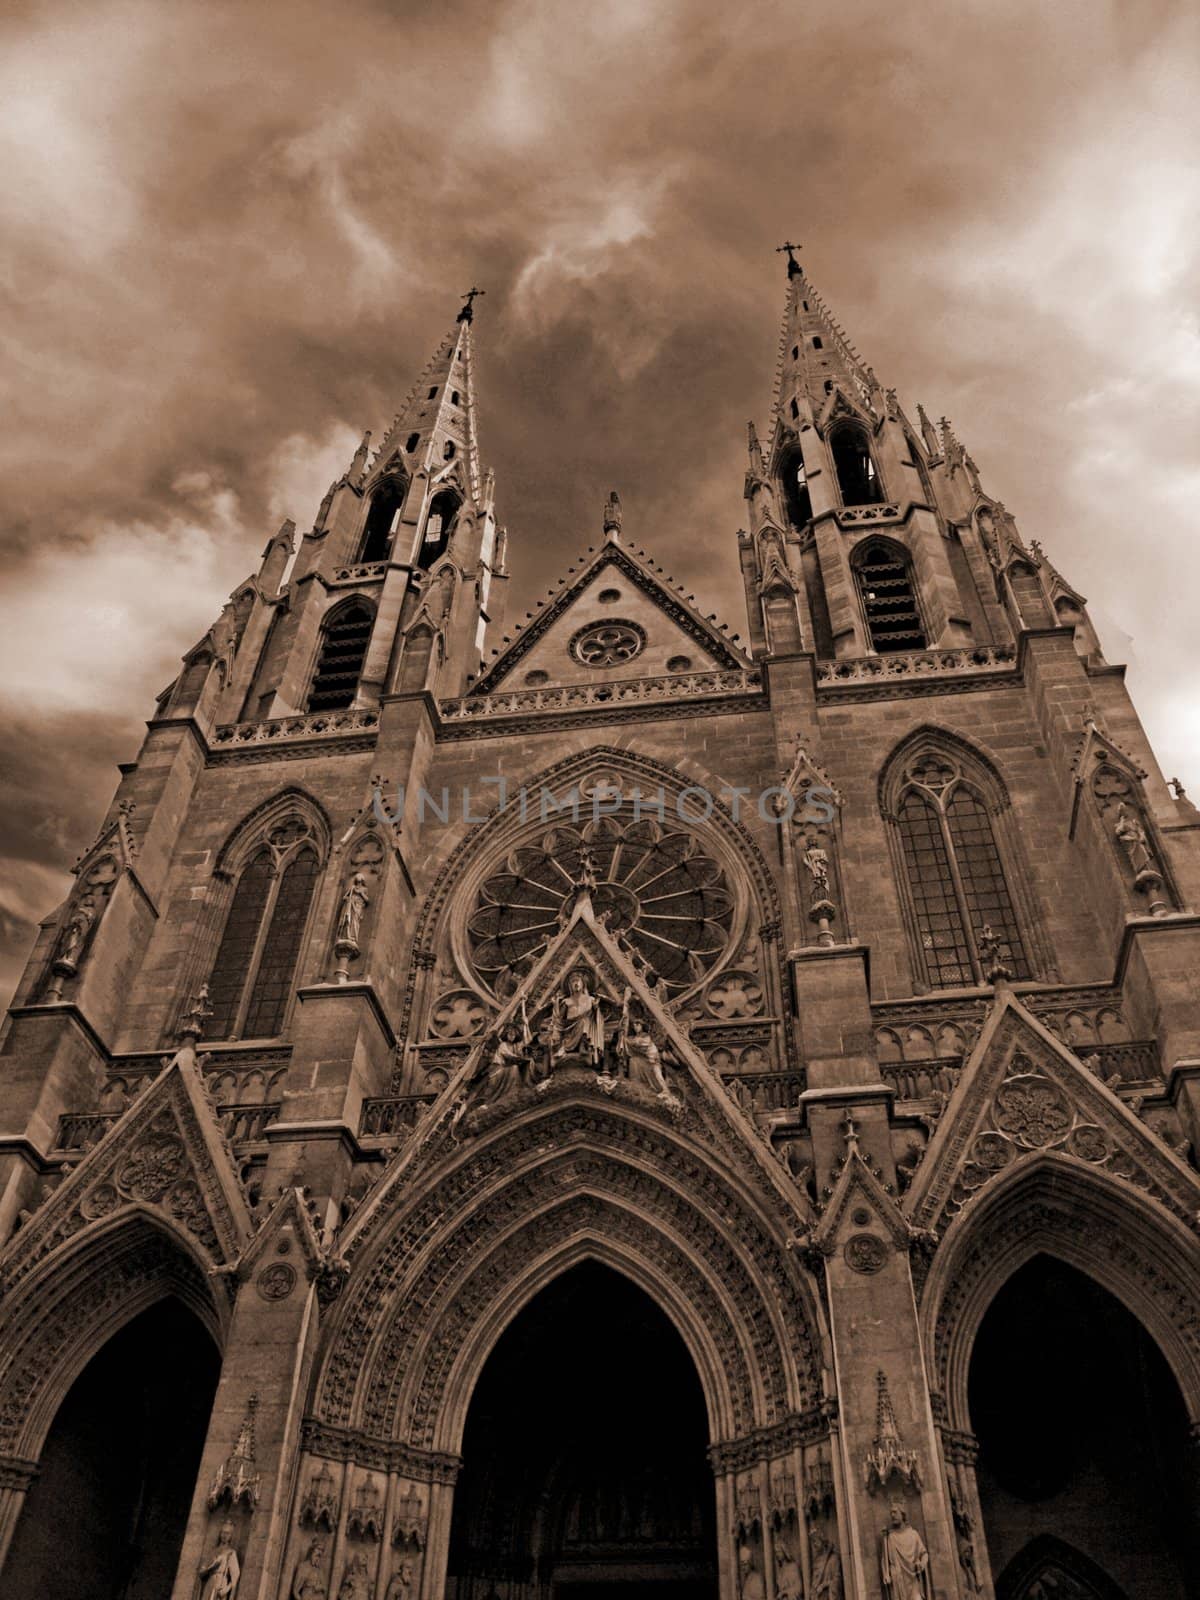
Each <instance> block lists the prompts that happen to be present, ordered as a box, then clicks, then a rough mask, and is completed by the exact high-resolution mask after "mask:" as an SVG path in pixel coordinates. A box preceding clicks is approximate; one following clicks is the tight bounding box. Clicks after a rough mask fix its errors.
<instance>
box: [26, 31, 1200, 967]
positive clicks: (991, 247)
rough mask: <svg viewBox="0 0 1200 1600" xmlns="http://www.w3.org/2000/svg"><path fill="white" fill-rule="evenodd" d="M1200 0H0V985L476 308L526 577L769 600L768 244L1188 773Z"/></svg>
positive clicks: (1199, 776)
mask: <svg viewBox="0 0 1200 1600" xmlns="http://www.w3.org/2000/svg"><path fill="white" fill-rule="evenodd" d="M1198 61H1200V13H1197V11H1196V8H1195V7H1194V6H1192V5H1189V4H1187V3H1185V0H1181V3H1178V4H1176V3H1170V0H1141V3H1139V4H1138V5H1136V6H1135V5H1130V4H1125V5H1112V4H1105V3H1104V0H1054V3H1049V0H1041V3H1038V4H1032V3H1028V0H933V3H929V4H925V5H921V6H903V5H900V6H898V5H896V4H894V3H891V0H837V3H836V4H832V3H829V0H809V3H800V0H786V3H776V0H750V3H749V4H743V5H740V6H739V5H732V4H718V3H715V0H592V3H590V4H587V5H584V4H581V3H577V4H571V3H569V0H516V3H508V0H493V3H490V4H485V3H475V4H460V3H455V0H443V3H441V4H436V5H435V4H432V3H430V4H427V5H401V4H385V3H382V0H379V3H375V4H372V3H369V0H338V3H337V4H333V3H325V4H315V3H310V0H288V3H287V4H286V5H285V4H283V3H282V0H275V3H269V4H262V3H255V0H241V3H237V4H221V3H219V0H203V3H197V0H173V3H171V4H163V3H161V0H159V3H156V4H150V3H145V0H120V3H111V0H88V3H86V4H75V5H67V4H46V5H20V4H16V5H13V6H11V7H10V8H8V10H7V14H6V20H5V21H4V22H3V23H2V24H0V238H2V239H3V244H2V245H0V296H2V297H3V312H2V314H0V341H2V345H0V393H2V399H3V410H4V426H3V429H2V430H0V505H2V507H3V528H4V537H5V542H6V546H7V549H6V560H5V567H4V574H5V580H6V601H7V604H6V608H5V624H4V628H3V631H2V632H0V702H2V703H0V829H2V832H3V848H4V850H5V853H6V856H7V861H6V863H5V867H4V870H3V872H2V873H0V923H2V926H0V936H2V941H0V942H2V951H0V998H2V997H3V996H4V994H6V993H7V990H8V988H9V987H10V986H11V983H12V982H13V981H14V980H15V976H16V973H17V971H18V970H19V968H20V965H21V964H22V962H23V960H24V957H25V955H26V953H27V949H28V945H29V942H30V940H31V939H32V936H33V931H34V926H35V924H36V922H37V920H38V919H39V918H40V917H43V916H44V915H46V913H47V912H48V911H50V910H51V909H52V908H53V907H54V905H55V904H56V903H57V902H58V900H59V899H60V898H61V897H62V895H63V894H64V893H65V891H66V888H67V885H68V883H69V878H68V876H67V868H69V866H70V863H71V862H72V861H73V860H74V859H75V857H76V856H77V855H78V853H79V852H80V851H81V850H82V849H84V848H85V847H86V846H87V844H88V843H89V842H90V840H91V838H92V836H93V834H94V831H95V828H96V826H97V823H98V821H99V819H100V817H101V815H102V813H103V812H104V810H105V808H106V806H107V803H108V800H109V797H110V795H111V792H112V789H113V787H114V784H115V780H116V772H115V763H116V762H117V761H119V760H128V759H131V758H132V757H133V756H134V755H136V752H137V748H138V743H139V738H140V735H141V733H142V729H143V723H144V720H145V718H146V717H147V716H148V715H149V713H150V711H151V710H152V705H153V696H154V694H155V692H156V691H158V690H159V689H161V688H162V687H163V685H164V684H166V683H167V682H169V680H170V679H171V678H172V677H173V676H174V674H175V671H176V668H177V665H178V660H179V657H180V655H181V654H182V652H183V651H184V650H185V649H186V648H187V647H188V646H189V645H190V644H191V643H192V642H193V641H194V640H195V639H196V638H197V637H198V636H199V635H200V634H201V633H202V632H203V631H204V629H205V628H206V627H207V626H208V624H209V623H210V622H211V621H212V620H213V618H214V617H215V615H216V613H217V611H218V610H219V608H220V605H221V603H222V601H223V600H224V598H225V597H226V596H227V594H228V592H229V591H230V589H231V588H233V586H234V585H235V584H236V583H237V582H238V581H239V580H240V579H242V578H243V577H244V576H245V575H246V574H247V572H249V571H251V570H252V569H253V568H254V567H255V566H256V565H257V561H258V557H259V554H260V552H261V550H262V547H263V545H264V544H265V542H266V540H267V538H268V537H269V535H270V534H271V533H272V532H273V531H274V529H275V528H276V527H277V526H278V523H279V522H280V520H281V519H282V518H283V517H284V516H285V515H291V516H293V517H294V518H295V520H296V521H297V523H298V524H300V525H301V527H302V528H303V527H306V526H308V525H309V524H310V523H311V519H312V517H313V515H314V512H315V510H316V506H317V503H318V501H319V499H320V497H321V495H322V494H323V493H324V491H325V489H326V488H327V487H328V485H329V483H330V481H331V480H332V479H333V478H334V477H335V476H336V475H338V474H339V473H340V472H341V471H342V470H343V468H344V466H345V465H346V463H347V461H348V459H349V456H350V453H351V452H352V450H353V448H354V445H355V443H356V442H357V439H358V436H359V434H360V433H361V431H362V429H363V428H365V427H373V428H375V429H376V430H377V432H376V436H377V437H378V429H379V428H380V427H381V426H382V425H383V424H384V423H385V422H386V421H387V419H388V418H389V417H390V415H391V413H392V411H393V410H394V409H395V408H396V406H397V405H398V403H399V401H400V399H401V398H402V396H403V394H404V392H405V390H406V389H407V387H408V385H409V383H410V382H411V381H412V379H413V378H414V377H415V375H416V370H417V368H418V367H419V366H420V365H421V364H423V363H424V361H425V360H426V359H427V357H428V355H429V354H430V353H431V351H432V349H433V347H434V345H435V344H436V342H437V340H438V338H439V337H440V335H441V333H442V332H443V330H444V328H445V327H446V326H447V325H448V324H449V323H450V322H451V321H452V319H453V317H454V313H455V312H456V311H457V309H458V306H459V304H460V295H461V292H462V291H464V290H465V289H467V288H468V287H469V286H470V285H471V284H472V283H479V284H481V285H483V286H484V287H485V288H486V290H487V297H486V298H485V299H484V300H482V301H481V302H480V303H479V307H478V313H477V317H476V323H475V333H476V351H477V362H476V371H477V382H478V399H479V402H480V412H481V417H480V434H481V444H482V451H483V457H484V460H485V462H487V463H490V464H492V465H493V466H494V467H495V469H496V473H497V480H498V507H499V512H500V516H501V520H502V521H504V522H505V523H506V524H507V525H508V528H509V533H510V545H509V552H510V566H511V568H512V570H513V573H514V583H513V586H512V587H513V589H514V591H515V592H514V597H513V598H514V604H515V606H516V611H517V613H518V615H519V614H521V613H523V612H524V610H525V609H526V606H527V605H528V604H529V603H530V600H531V597H532V596H533V595H534V594H536V593H537V592H538V591H539V589H540V588H541V587H543V586H544V585H545V584H546V583H548V582H549V581H550V580H551V579H552V578H553V577H554V576H555V574H556V572H557V570H558V569H560V568H561V567H563V566H565V565H566V564H567V562H568V561H569V560H570V558H571V557H572V556H573V555H574V553H575V552H576V551H578V550H579V549H582V548H583V547H585V546H586V545H587V544H588V543H590V542H593V541H594V540H595V539H596V537H597V536H598V534H599V532H600V525H601V508H602V504H603V500H604V497H605V495H606V493H607V491H608V490H609V489H610V488H616V489H618V490H619V492H620V494H621V499H622V502H623V505H624V510H625V532H626V535H627V536H628V537H630V538H631V539H632V540H633V542H634V543H635V544H642V543H645V544H646V545H648V546H649V547H650V548H651V549H652V550H653V552H654V554H655V555H656V557H657V558H658V559H659V560H660V561H661V562H662V564H663V565H664V566H665V567H666V568H667V569H668V570H669V571H671V572H672V573H673V574H674V576H675V577H676V578H677V579H680V580H686V581H687V585H688V587H689V588H694V589H695V590H696V592H697V594H698V596H699V597H700V599H701V600H703V601H704V602H705V606H704V609H705V610H716V611H719V612H720V613H721V615H722V617H724V618H726V619H727V620H729V622H730V624H731V626H732V627H733V628H735V629H737V630H739V631H741V632H743V633H744V631H745V630H744V612H743V609H742V601H741V597H740V585H739V584H738V580H737V564H736V556H735V544H734V537H733V536H734V531H735V530H736V528H737V527H738V526H739V523H740V522H741V520H742V515H743V502H742V498H741V492H742V474H743V471H744V462H745V454H744V451H745V445H744V440H745V424H746V420H747V418H749V417H750V416H755V417H756V418H757V419H758V420H759V422H760V423H763V422H765V419H766V415H767V411H768V407H769V402H770V396H771V387H772V378H773V372H774V362H775V354H776V340H777V337H778V324H779V316H780V313H781V310H782V304H783V292H784V281H785V280H784V271H783V265H782V258H780V257H777V256H776V255H774V254H773V253H772V252H773V250H774V247H775V246H776V245H777V244H778V243H779V242H780V241H781V240H782V239H783V238H784V237H791V238H799V239H801V240H802V241H803V243H804V252H803V256H802V259H803V261H804V263H805V266H806V268H807V270H808V271H809V272H810V273H811V275H812V278H813V281H814V282H815V283H816V284H817V286H818V287H819V288H820V289H821V291H822V293H823V294H824V296H825V298H826V299H827V300H828V301H829V302H830V304H831V305H832V307H833V309H834V311H835V312H836V314H837V315H838V316H839V317H840V319H841V321H842V322H843V323H844V324H845V326H846V328H847V329H848V331H849V333H850V334H851V336H852V338H853V339H854V340H855V342H856V343H857V345H858V346H859V348H860V350H861V351H862V354H863V356H864V358H865V359H866V360H868V361H869V362H871V363H872V365H873V366H874V368H875V370H876V372H877V373H878V374H879V377H880V379H881V381H882V382H883V383H884V384H885V385H891V386H896V387H897V388H899V390H900V395H901V399H902V401H903V402H904V403H905V405H906V407H907V408H908V409H909V410H910V412H915V406H916V402H917V401H918V400H920V401H923V402H924V404H925V406H926V409H927V410H928V411H929V412H930V413H931V414H932V415H933V416H934V417H937V416H940V415H942V414H943V413H944V414H946V415H948V416H949V417H950V418H951V419H952V420H953V422H954V424H955V427H956V430H957V432H958V434H959V437H960V438H961V439H962V440H963V442H964V444H965V445H966V447H967V449H968V450H969V451H970V452H971V454H972V455H973V456H974V458H975V460H976V461H977V462H978V463H979V466H980V468H981V471H982V474H983V482H984V486H985V488H986V489H988V490H989V491H990V492H991V493H993V494H995V495H997V496H998V497H999V498H1001V499H1003V500H1004V501H1005V502H1006V503H1007V505H1008V506H1009V508H1010V509H1011V510H1012V511H1013V512H1014V513H1015V514H1016V516H1017V518H1018V521H1019V524H1020V526H1021V528H1022V531H1023V533H1024V534H1025V536H1026V537H1027V538H1037V539H1040V540H1041V542H1042V543H1043V545H1044V546H1045V548H1046V551H1047V554H1048V555H1049V556H1050V558H1051V559H1052V560H1053V561H1054V563H1055V564H1056V565H1057V566H1058V567H1059V568H1060V570H1061V571H1062V572H1063V573H1064V575H1065V576H1066V577H1067V579H1068V580H1069V581H1070V582H1071V583H1073V584H1074V585H1075V586H1076V587H1077V588H1079V589H1081V590H1082V592H1083V593H1085V594H1086V595H1088V596H1089V597H1090V599H1091V601H1092V603H1093V612H1094V615H1095V616H1096V618H1097V621H1098V623H1099V625H1100V627H1101V631H1102V636H1103V638H1104V640H1105V644H1106V649H1107V653H1108V655H1109V658H1110V659H1111V660H1118V661H1122V660H1123V661H1125V662H1127V663H1128V664H1129V668H1130V673H1129V682H1130V686H1131V688H1132V690H1133V693H1134V697H1135V700H1136V703H1137V705H1138V707H1139V708H1140V710H1141V712H1142V715H1143V717H1144V719H1145V721H1146V723H1147V725H1148V728H1149V732H1150V736H1151V738H1152V740H1153V741H1154V742H1155V744H1156V747H1157V749H1158V751H1159V753H1160V757H1161V760H1162V763H1163V765H1164V767H1165V769H1166V771H1167V773H1168V774H1169V775H1171V774H1176V773H1177V774H1178V776H1180V777H1181V778H1182V779H1183V780H1184V781H1185V783H1187V784H1188V785H1189V787H1190V789H1191V790H1192V793H1193V796H1195V795H1196V794H1197V793H1198V792H1200V754H1198V753H1197V745H1198V741H1200V696H1198V694H1197V664H1198V657H1200V642H1198V641H1200V630H1198V626H1197V616H1196V597H1197V595H1198V594H1200V554H1198V540H1197V521H1198V513H1200V464H1198V459H1197V449H1196V440H1197V436H1198V429H1197V421H1198V418H1197V411H1198V396H1200V323H1198V317H1197V307H1198V306H1200V294H1198V292H1197V291H1198V289H1200V284H1198V283H1197V276H1198V273H1197V265H1196V261H1197V256H1196V244H1197V237H1196V235H1197V230H1198V220H1197V219H1198V218H1200V113H1198V110H1197V106H1198V103H1200V95H1198V92H1197V91H1198V87H1200V86H1198V81H1197V80H1198V76H1200V74H1198V72H1197V62H1198Z"/></svg>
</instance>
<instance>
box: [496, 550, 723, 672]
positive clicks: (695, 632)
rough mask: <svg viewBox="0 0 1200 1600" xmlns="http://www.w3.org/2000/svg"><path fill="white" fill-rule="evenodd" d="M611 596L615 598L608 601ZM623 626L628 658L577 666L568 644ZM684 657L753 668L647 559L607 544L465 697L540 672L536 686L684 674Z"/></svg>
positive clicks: (709, 665)
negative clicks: (632, 645)
mask: <svg viewBox="0 0 1200 1600" xmlns="http://www.w3.org/2000/svg"><path fill="white" fill-rule="evenodd" d="M612 590H615V591H616V596H617V598H616V599H609V598H608V597H607V596H608V592H609V591H612ZM601 595H604V596H605V598H604V599H601ZM621 622H627V623H630V624H632V626H633V628H634V630H635V632H637V633H640V634H641V635H642V639H641V641H640V644H639V648H638V650H637V653H636V654H635V655H633V656H632V657H631V659H629V660H628V661H627V662H624V663H617V664H616V665H614V666H612V667H596V666H591V665H588V664H586V663H585V662H584V661H581V660H579V659H577V657H576V656H575V654H574V651H573V641H574V640H575V637H576V635H577V634H578V633H579V631H580V630H581V629H584V628H588V627H590V626H592V625H593V624H596V625H604V624H606V623H621ZM684 656H686V657H687V659H688V661H689V662H690V663H691V664H692V666H694V667H695V669H696V670H698V671H712V670H714V669H720V670H733V671H737V670H740V669H742V668H745V667H748V666H750V664H751V663H750V659H749V657H748V656H747V655H746V654H745V653H744V652H743V651H741V650H739V649H738V647H737V646H736V645H735V644H733V643H732V641H731V640H730V639H729V638H727V637H726V635H725V634H724V633H723V632H722V630H721V629H720V628H719V627H718V626H717V625H716V624H715V623H712V622H710V621H709V620H708V619H707V618H705V617H703V616H702V615H701V614H700V612H699V611H697V610H696V608H695V606H694V605H693V604H692V603H691V602H690V601H689V600H688V599H686V598H685V597H684V595H683V594H682V593H681V592H680V591H679V590H677V589H675V588H673V587H671V585H670V584H669V582H667V581H665V575H660V574H658V573H657V572H655V571H654V570H653V569H652V566H651V564H650V563H649V561H648V560H646V559H642V558H640V557H639V556H635V555H634V554H633V553H632V552H631V551H630V550H629V549H628V548H627V547H626V546H624V545H622V544H618V543H617V542H616V541H615V540H610V541H609V542H608V543H606V544H604V545H602V546H601V547H600V549H599V550H597V551H596V552H595V554H594V555H592V557H591V559H590V560H588V561H587V562H585V564H584V566H583V568H582V570H581V571H580V572H578V573H577V574H574V575H572V576H571V578H570V581H569V582H564V583H563V584H562V585H561V586H560V588H559V589H558V590H557V592H556V593H555V594H554V597H553V599H552V600H551V601H550V602H549V604H547V605H546V606H544V607H543V609H542V610H541V611H539V612H538V614H537V615H536V616H535V617H534V618H533V620H532V621H531V622H529V623H527V624H526V625H525V627H524V628H522V629H521V630H520V631H519V632H518V634H517V636H516V638H515V639H514V640H513V642H512V644H511V645H509V647H508V648H507V649H506V650H504V651H503V652H502V653H501V654H500V655H499V657H498V658H497V660H495V661H494V662H493V663H492V664H491V665H490V666H489V667H488V668H487V669H486V671H485V672H483V673H482V674H481V676H480V679H479V681H478V683H476V684H475V686H474V687H473V689H472V691H471V692H472V694H491V693H492V692H493V691H494V690H495V689H497V688H499V687H501V685H504V684H507V685H508V687H510V688H512V687H516V686H518V685H521V686H523V685H524V679H525V674H527V673H529V672H537V673H542V672H544V673H546V678H545V679H543V680H539V681H542V682H545V683H549V684H569V683H595V682H603V681H604V680H605V679H607V678H612V679H620V678H655V677H660V676H664V675H666V674H667V673H668V672H672V671H676V670H683V669H680V668H677V667H672V666H671V665H670V663H671V662H672V661H674V660H675V659H676V658H678V657H684ZM518 669H519V672H518Z"/></svg>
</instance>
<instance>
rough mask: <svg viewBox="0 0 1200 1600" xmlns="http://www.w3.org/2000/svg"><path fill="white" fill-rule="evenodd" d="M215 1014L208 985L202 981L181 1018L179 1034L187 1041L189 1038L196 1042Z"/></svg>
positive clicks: (179, 1036)
mask: <svg viewBox="0 0 1200 1600" xmlns="http://www.w3.org/2000/svg"><path fill="white" fill-rule="evenodd" d="M212 1014H213V1010H212V1007H211V1006H210V1005H209V1003H208V985H207V984H206V983H202V984H201V985H200V987H199V988H198V989H197V990H196V993H195V995H194V996H193V998H192V1000H191V1001H190V1003H189V1004H188V1008H187V1010H186V1011H185V1012H184V1014H183V1016H182V1018H181V1019H180V1023H179V1028H178V1030H177V1036H178V1038H180V1039H181V1040H183V1041H184V1043H186V1042H187V1041H188V1040H189V1039H190V1040H191V1041H192V1043H193V1044H194V1043H195V1041H196V1040H197V1039H198V1038H199V1037H200V1035H201V1034H202V1033H203V1032H204V1024H205V1023H206V1022H207V1021H208V1019H209V1017H211V1016H212Z"/></svg>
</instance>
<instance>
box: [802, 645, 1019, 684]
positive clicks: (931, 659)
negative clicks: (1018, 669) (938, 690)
mask: <svg viewBox="0 0 1200 1600" xmlns="http://www.w3.org/2000/svg"><path fill="white" fill-rule="evenodd" d="M1016 661H1017V650H1016V646H1015V645H1010V644H999V645H975V646H974V647H973V648H971V649H969V650H897V651H894V652H893V651H888V652H887V653H886V654H884V655H876V656H855V657H853V658H852V659H850V660H846V661H820V662H818V663H817V682H818V683H878V682H880V681H887V682H890V681H892V680H893V679H896V678H933V677H941V676H943V675H946V674H951V675H954V676H956V677H957V676H962V675H967V674H970V673H976V672H1003V671H1007V670H1009V669H1010V668H1012V667H1014V666H1015V665H1016Z"/></svg>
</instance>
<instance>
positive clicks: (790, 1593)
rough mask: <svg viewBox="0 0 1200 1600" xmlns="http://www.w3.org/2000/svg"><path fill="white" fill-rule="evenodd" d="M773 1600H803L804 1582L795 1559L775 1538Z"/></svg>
mask: <svg viewBox="0 0 1200 1600" xmlns="http://www.w3.org/2000/svg"><path fill="white" fill-rule="evenodd" d="M775 1600H804V1580H803V1579H802V1578H801V1576H800V1568H799V1566H798V1565H797V1562H796V1558H795V1556H794V1555H793V1554H792V1552H791V1551H790V1550H789V1549H788V1548H787V1546H786V1545H785V1544H782V1543H781V1542H780V1540H779V1538H778V1536H776V1541H775Z"/></svg>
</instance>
